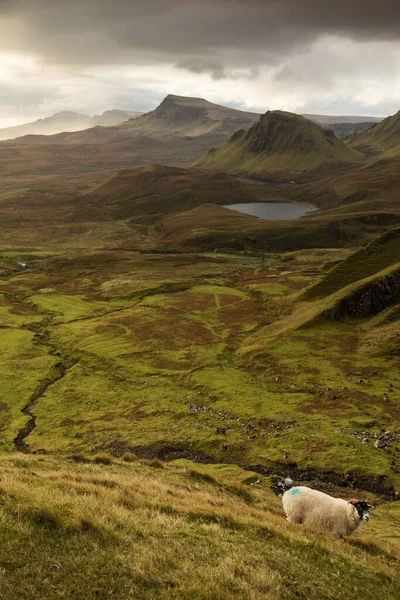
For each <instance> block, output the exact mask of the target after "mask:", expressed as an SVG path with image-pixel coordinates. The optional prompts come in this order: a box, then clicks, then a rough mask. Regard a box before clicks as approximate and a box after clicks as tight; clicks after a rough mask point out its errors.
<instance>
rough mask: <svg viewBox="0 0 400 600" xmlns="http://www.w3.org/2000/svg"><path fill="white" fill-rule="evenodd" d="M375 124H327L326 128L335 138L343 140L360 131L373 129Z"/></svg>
mask: <svg viewBox="0 0 400 600" xmlns="http://www.w3.org/2000/svg"><path fill="white" fill-rule="evenodd" d="M375 125H376V123H374V122H371V121H366V122H365V123H346V122H344V123H327V125H326V126H327V127H329V129H332V131H333V132H334V134H335V135H336V137H339V138H343V137H347V136H351V135H357V134H359V133H361V132H362V131H366V130H367V129H371V127H375Z"/></svg>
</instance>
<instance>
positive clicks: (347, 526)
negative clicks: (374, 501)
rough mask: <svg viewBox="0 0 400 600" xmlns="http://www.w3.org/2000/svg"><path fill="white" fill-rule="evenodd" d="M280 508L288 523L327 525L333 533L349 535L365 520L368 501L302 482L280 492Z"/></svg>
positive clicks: (340, 535)
mask: <svg viewBox="0 0 400 600" xmlns="http://www.w3.org/2000/svg"><path fill="white" fill-rule="evenodd" d="M282 501H283V508H284V510H285V513H286V516H287V520H288V521H289V523H301V524H304V525H308V526H310V527H320V528H322V529H327V530H328V531H330V532H331V533H333V535H334V536H336V537H343V536H344V535H351V534H352V533H353V532H354V531H355V530H356V529H357V527H359V526H360V525H361V522H362V521H368V520H369V514H368V509H369V508H373V507H372V506H371V504H368V503H367V502H363V501H361V500H349V501H347V500H342V498H332V496H328V494H324V493H323V492H319V491H318V490H312V489H311V488H308V487H305V486H299V487H293V488H291V489H290V490H288V491H287V492H285V493H284V495H283V498H282Z"/></svg>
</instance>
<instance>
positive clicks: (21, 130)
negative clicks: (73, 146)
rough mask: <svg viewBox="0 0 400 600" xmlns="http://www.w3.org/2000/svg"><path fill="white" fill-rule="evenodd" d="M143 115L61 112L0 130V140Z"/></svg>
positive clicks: (133, 112)
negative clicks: (93, 114)
mask: <svg viewBox="0 0 400 600" xmlns="http://www.w3.org/2000/svg"><path fill="white" fill-rule="evenodd" d="M141 114H143V113H140V112H137V111H124V110H107V111H105V112H104V113H103V114H101V115H95V116H94V117H90V116H89V115H84V114H81V113H77V112H73V111H61V112H58V113H55V114H54V115H52V116H50V117H45V118H44V119H38V120H37V121H34V122H32V123H25V124H23V125H16V126H14V127H6V128H3V129H0V140H10V139H15V138H18V137H22V136H25V135H54V134H57V133H60V132H62V131H79V130H82V129H89V128H90V127H94V126H96V125H118V124H119V123H122V122H123V121H127V120H128V119H131V118H134V117H138V116H140V115H141Z"/></svg>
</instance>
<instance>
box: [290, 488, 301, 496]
mask: <svg viewBox="0 0 400 600" xmlns="http://www.w3.org/2000/svg"><path fill="white" fill-rule="evenodd" d="M288 494H290V495H291V496H297V495H298V494H300V488H298V487H294V488H292V489H291V490H289V491H288Z"/></svg>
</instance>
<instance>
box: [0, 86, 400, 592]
mask: <svg viewBox="0 0 400 600" xmlns="http://www.w3.org/2000/svg"><path fill="white" fill-rule="evenodd" d="M398 118H399V116H398V115H395V117H391V118H389V120H383V121H382V122H381V123H379V124H374V126H373V128H372V129H367V130H366V131H362V132H361V133H357V132H356V133H354V136H355V137H350V138H348V139H347V138H346V139H344V138H343V139H339V138H338V137H336V136H335V134H334V133H333V131H332V130H331V129H327V128H325V127H323V126H320V125H318V124H317V123H315V122H314V121H309V120H307V119H306V118H304V117H301V116H298V115H292V114H291V113H286V112H282V111H272V112H267V113H266V115H262V116H261V117H260V115H257V114H254V113H246V112H243V111H237V110H234V109H230V108H225V107H220V106H218V105H215V104H212V103H209V102H207V101H205V100H202V99H199V98H186V97H179V96H167V98H166V99H165V100H164V101H163V102H162V103H161V104H160V106H159V107H158V108H156V109H155V110H154V111H152V112H150V113H147V114H146V115H144V116H141V117H139V118H135V119H134V120H132V121H125V122H124V123H122V124H119V125H112V126H103V127H100V126H99V127H94V128H90V129H87V130H83V131H79V132H74V133H65V132H64V133H59V134H56V135H52V136H44V135H43V136H27V137H23V138H17V139H16V140H10V141H7V142H0V222H1V229H0V348H1V358H0V377H1V382H2V386H1V390H0V452H1V456H0V463H1V468H2V476H1V480H0V487H1V490H0V493H1V496H2V499H3V501H2V506H1V512H0V514H1V518H2V522H3V523H4V527H3V530H2V533H1V536H2V539H3V541H4V544H3V545H1V546H2V552H3V553H4V556H5V557H4V561H5V563H4V564H6V567H5V568H6V569H7V573H8V580H7V583H6V586H9V587H8V588H7V587H3V588H2V587H1V586H0V597H4V598H7V599H8V600H14V598H17V597H18V598H20V597H21V598H27V599H30V598H32V593H33V592H32V590H33V589H35V590H36V592H35V593H38V592H37V590H38V589H40V594H41V595H40V597H41V598H43V600H45V599H46V598H49V600H50V599H51V600H53V598H54V597H55V596H54V595H52V594H53V588H51V587H50V586H49V587H46V585H47V584H44V583H43V585H42V584H41V583H40V580H41V578H44V579H45V580H47V581H48V582H51V585H52V586H54V589H57V593H58V592H59V595H58V596H56V597H60V598H61V597H69V595H70V594H71V589H72V587H73V585H77V586H78V588H77V589H78V590H79V591H78V594H80V595H78V596H77V597H78V598H82V599H83V598H84V599H85V600H88V599H91V598H106V597H114V596H115V594H114V591H115V589H117V588H118V590H119V592H118V593H119V594H120V596H118V597H120V598H121V599H122V598H131V597H132V595H130V594H131V591H132V589H133V588H132V587H131V588H130V587H129V586H131V585H132V584H131V583H129V577H130V578H131V581H132V577H133V581H134V582H135V585H134V588H135V593H136V596H137V598H150V597H153V596H149V590H150V589H151V593H152V594H153V593H156V596H154V598H156V597H157V598H187V599H189V598H190V599H192V598H199V599H202V600H210V599H211V598H213V599H214V598H221V600H222V599H223V600H228V599H230V598H247V597H248V598H254V599H257V600H258V599H259V598H260V599H261V598H264V597H277V598H278V597H279V598H287V599H290V600H291V599H292V598H293V599H294V598H298V597H300V598H304V599H306V598H307V599H312V600H313V599H314V598H315V600H317V599H318V600H320V599H321V598H323V599H325V598H326V599H327V600H328V599H332V598H335V599H339V600H342V599H343V600H349V599H351V598H352V599H354V600H358V599H359V597H360V596H359V588H358V587H357V586H354V576H355V575H354V574H355V573H357V574H358V577H359V578H360V581H361V584H360V585H363V586H365V587H366V590H367V591H366V593H363V597H365V598H366V599H368V598H372V597H374V598H375V597H376V594H377V593H380V596H381V597H382V598H384V599H386V598H387V599H388V600H392V599H393V600H394V599H395V598H397V595H398V589H399V588H398V562H399V560H400V554H399V535H398V526H399V519H400V515H399V506H400V503H399V502H398V500H399V493H400V426H399V423H400V320H399V319H400V204H399V201H398V185H399V181H400V171H399V170H398V165H399V163H398V162H397V161H398V156H397V150H398V148H400V138H398V137H397V136H398V133H397V121H398ZM351 124H352V125H357V124H358V123H351ZM388 132H389V133H390V135H389V133H388ZM389 138H390V139H389ZM396 141H398V144H397V145H396V143H395V142H396ZM378 145H379V150H378ZM239 204H240V205H242V204H246V205H249V204H250V205H252V207H253V209H255V210H256V214H257V215H260V214H261V213H260V212H259V211H260V210H261V209H262V208H265V207H267V208H269V209H270V210H271V209H272V208H274V209H275V210H278V213H277V216H278V217H280V218H277V219H274V220H272V219H271V218H257V216H254V215H250V214H244V213H242V212H238V211H235V210H231V209H230V208H229V207H231V206H232V205H239ZM304 206H306V207H310V206H312V207H315V208H317V210H315V211H310V212H307V213H306V214H304V215H303V216H301V213H302V211H303V210H304ZM284 209H289V210H291V211H296V217H297V216H298V218H293V215H294V212H291V213H290V214H291V215H292V218H289V219H287V220H285V219H284V218H282V214H283V212H282V211H283V210H284ZM261 216H262V215H261ZM267 216H269V217H271V213H268V214H267ZM279 477H291V478H292V479H293V480H295V482H296V483H297V484H299V483H301V484H304V485H310V486H312V487H316V488H318V489H320V490H323V491H326V492H327V493H331V494H333V495H339V496H342V497H345V498H348V499H350V498H351V497H354V496H358V497H362V498H365V499H366V500H368V501H369V502H371V503H373V504H374V505H375V506H376V508H377V510H376V512H374V513H373V516H372V518H371V523H369V524H367V525H365V527H363V528H362V529H361V531H360V532H357V534H356V535H355V536H354V539H351V540H350V541H349V540H347V541H337V540H333V539H331V538H329V537H328V535H327V534H322V535H321V536H320V535H319V534H318V533H316V532H312V531H308V530H307V529H305V530H304V529H302V528H293V527H292V526H291V525H290V524H288V523H287V522H286V521H285V520H284V515H283V511H282V508H281V503H280V500H279V499H278V498H277V497H276V496H275V494H274V493H273V491H272V489H273V488H274V485H275V484H276V481H277V478H279ZM33 481H35V482H36V483H35V485H33V483H32V482H33ZM49 497H50V501H48V500H46V498H49ZM16 515H18V516H16ZM60 535H62V536H63V538H65V540H66V543H65V544H64V543H63V544H61V545H60V547H57V543H58V542H57V540H58V539H59V536H60ZM160 536H161V537H162V539H163V540H164V541H165V546H168V547H169V546H171V548H170V550H168V551H166V550H165V548H164V549H163V552H164V554H163V552H162V551H161V549H160V547H159V545H157V544H159V540H160V539H161V538H160ZM178 538H179V539H178ZM29 540H30V541H29ZM210 540H211V541H210ZM10 544H11V545H13V547H14V548H15V552H16V553H17V555H18V556H24V557H25V558H24V561H25V562H26V564H25V563H24V566H23V567H21V562H19V561H21V560H22V559H20V558H18V560H12V561H10V563H8V562H7V560H8V559H7V553H6V550H4V548H8V547H9V546H10ZM208 544H210V546H209V548H208ZM34 545H37V547H38V548H39V549H41V550H42V552H43V553H44V556H46V557H49V556H50V554H51V556H52V558H51V564H55V565H58V564H60V565H63V566H62V567H54V568H53V567H49V566H48V564H47V562H43V561H42V562H40V564H39V566H38V571H37V573H33V572H32V570H31V568H30V566H29V565H30V564H31V561H32V553H33V552H34V550H33V547H34ZM78 547H79V548H82V547H83V548H84V549H85V552H81V554H80V556H81V558H80V569H81V571H79V573H81V572H82V573H85V577H83V576H81V575H80V576H78V579H76V578H74V576H73V567H72V566H71V565H72V564H73V558H72V554H74V553H75V552H76V549H77V548H78ZM206 547H207V548H208V549H206ZM193 548H196V551H195V552H194V550H193ZM116 549H117V551H116ZM165 552H166V554H165ZM169 552H171V553H173V554H174V557H173V558H172V554H171V556H170V555H169ZM193 552H194V553H193ZM190 553H192V554H190ZM212 553H215V556H217V557H219V558H218V560H216V561H214V559H213V558H212ZM200 554H202V556H200ZM161 555H162V556H161ZM91 556H92V558H91ZM204 556H206V558H204ZM223 556H225V557H227V558H226V561H227V562H226V561H225V562H224V560H222V557H223ZM288 557H289V558H288ZM289 559H290V560H291V561H293V573H294V575H293V576H292V575H290V574H288V571H287V570H286V568H285V566H284V565H285V564H286V563H287V561H288V560H289ZM1 560H3V558H1ZM47 560H48V561H50V558H46V561H47ZM202 560H206V562H207V565H208V566H207V568H206V570H202V569H200V567H199V564H200V563H201V561H202ZM221 560H222V562H221ZM255 563H257V564H258V565H259V566H254V564H255ZM49 564H50V563H49ZM332 564H335V569H337V572H338V573H339V575H338V577H339V576H340V579H341V581H342V584H341V587H340V589H338V590H335V592H334V593H335V595H334V596H332V593H331V591H332V590H331V583H330V582H331V565H332ZM65 565H66V567H65ZM251 565H253V566H251ZM250 566H251V568H250ZM21 569H22V571H21ZM68 569H72V571H70V572H69V571H68ZM193 569H194V570H195V572H196V573H197V575H196V577H197V579H196V582H195V583H193V581H192V578H191V575H190V574H191V573H192V572H193ZM178 570H180V573H181V576H180V577H178V575H177V573H178ZM67 571H68V573H67ZM99 571H102V572H103V573H104V580H101V581H100V583H99V582H98V573H99ZM311 571H312V582H311V583H310V584H309V577H310V576H311V575H310V574H311ZM20 572H23V573H24V574H25V576H26V577H27V578H28V581H29V582H31V583H30V584H29V585H32V587H31V588H29V587H27V588H26V589H25V590H24V591H23V592H22V595H19V596H18V595H17V591H16V590H18V585H17V580H18V574H19V573H20ZM71 573H72V575H71ZM121 573H122V574H121ZM182 573H183V575H182ZM246 573H247V574H246ZM203 579H204V581H203ZM301 579H303V583H301V584H300V588H299V581H300V580H301ZM76 581H78V582H79V583H76ZM317 581H318V582H319V583H317ZM32 582H34V583H32ZM117 582H118V585H117ZM71 586H72V587H71ZM382 586H385V588H384V589H385V592H382ZM201 588H202V589H203V591H204V593H203V592H202V591H201ZM299 589H300V591H299ZM96 590H97V591H96ZM121 590H122V591H121ZM154 590H156V591H155V592H154ZM18 593H19V592H18ZM2 594H3V596H2ZM4 594H5V595H4ZM113 594H114V596H113ZM265 594H269V595H267V596H266V595H265ZM385 594H386V595H385ZM115 597H116V596H115Z"/></svg>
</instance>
